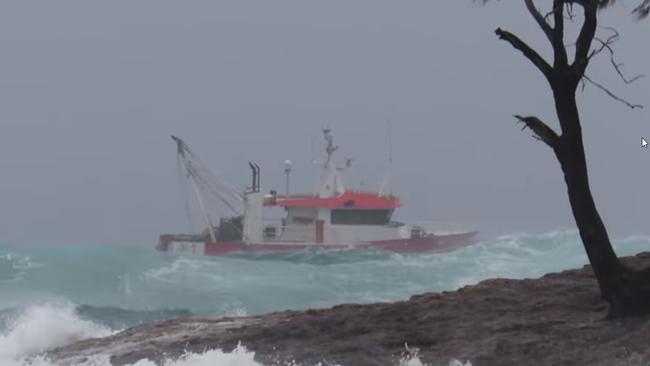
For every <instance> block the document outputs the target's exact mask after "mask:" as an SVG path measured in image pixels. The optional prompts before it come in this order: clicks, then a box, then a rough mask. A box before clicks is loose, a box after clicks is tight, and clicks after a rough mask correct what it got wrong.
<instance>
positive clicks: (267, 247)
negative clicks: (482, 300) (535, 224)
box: [205, 232, 477, 255]
mask: <svg viewBox="0 0 650 366" xmlns="http://www.w3.org/2000/svg"><path fill="white" fill-rule="evenodd" d="M476 234H477V233H476V232H469V233H463V234H454V235H446V236H437V237H427V238H419V239H395V240H383V241H376V242H368V243H354V244H307V243H305V244H282V243H278V244H255V243H253V244H243V243H210V242H207V243H205V254H206V255H224V254H230V253H237V252H252V253H273V252H290V251H296V250H304V249H308V248H319V249H328V250H336V249H339V250H340V249H368V248H377V249H382V250H388V251H392V252H397V253H424V252H446V251H451V250H455V249H459V248H462V247H465V246H469V245H472V244H475V243H476V242H477V240H476Z"/></svg>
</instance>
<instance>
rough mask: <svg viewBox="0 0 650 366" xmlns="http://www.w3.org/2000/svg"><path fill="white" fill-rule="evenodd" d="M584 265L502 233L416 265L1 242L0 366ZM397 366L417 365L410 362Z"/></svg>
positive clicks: (235, 361)
mask: <svg viewBox="0 0 650 366" xmlns="http://www.w3.org/2000/svg"><path fill="white" fill-rule="evenodd" d="M613 241H614V245H615V248H616V251H617V253H618V254H619V255H632V254H636V253H638V252H642V251H648V250H650V237H646V236H632V237H627V238H618V239H613ZM586 263H587V258H586V255H585V253H584V250H583V248H582V244H581V243H580V241H579V238H578V236H577V233H576V232H575V231H554V232H549V233H545V234H535V235H533V234H525V233H519V234H511V235H504V236H501V237H498V238H495V239H492V240H486V241H483V242H481V243H479V244H477V245H474V246H471V247H467V248H464V249H461V250H457V251H454V252H449V253H442V254H424V255H399V254H394V253H389V252H383V251H379V250H347V251H319V250H313V251H302V252H296V253H285V254H273V255H262V256H260V255H248V254H241V255H233V256H227V257H189V256H175V255H170V254H168V253H161V252H157V251H155V250H154V249H153V247H152V246H135V245H128V246H127V245H123V246H119V245H117V246H98V245H92V244H90V243H89V244H88V245H48V244H42V245H21V246H17V245H10V244H0V365H2V366H5V365H6V366H25V365H34V366H47V365H50V363H49V362H48V360H46V359H42V358H38V357H36V358H34V357H30V356H31V355H34V354H38V353H39V352H41V351H43V350H46V349H48V348H51V347H55V346H60V345H64V344H67V343H70V342H73V341H76V340H80V339H84V338H88V337H96V336H103V335H108V334H111V333H114V332H116V331H119V330H121V329H124V328H126V327H129V326H133V325H136V324H141V323H146V322H152V321H156V320H162V319H169V318H175V317H187V316H193V315H211V316H213V315H223V316H225V315H228V316H232V315H252V314H260V313H265V312H269V311H274V310H284V309H307V308H314V307H327V306H331V305H334V304H339V303H344V302H361V303H364V302H376V301H394V300H403V299H407V298H409V297H410V296H411V295H414V294H418V293H422V292H428V291H443V290H453V289H457V288H459V287H462V286H464V285H467V284H472V283H476V282H478V281H480V280H482V279H486V278H492V277H508V278H534V277H539V276H541V275H543V274H544V273H547V272H553V271H559V270H564V269H569V268H575V267H579V266H582V265H583V264H586ZM245 346H246V345H242V346H241V347H239V348H237V349H236V350H235V351H233V352H231V353H224V352H221V351H220V350H213V351H209V352H207V353H205V354H189V355H187V356H186V357H185V358H184V359H181V360H177V361H171V360H170V361H169V362H168V364H167V365H166V366H190V365H191V366H202V365H259V364H258V363H256V362H255V361H254V359H253V358H254V353H253V352H250V351H247V350H246V348H245ZM401 364H403V365H410V366H417V365H422V363H421V362H420V361H419V360H418V359H417V358H413V359H410V360H403V362H402V363H401ZM86 365H97V366H101V365H108V359H107V358H106V356H105V355H97V358H96V359H93V360H89V361H88V362H87V363H86ZM135 365H137V366H145V365H147V366H148V365H153V364H152V363H151V362H150V361H148V360H141V361H139V362H137V363H136V364H135ZM450 365H458V366H461V365H463V366H465V365H466V364H464V363H463V362H462V360H460V361H459V360H450ZM306 366H307V365H306ZM309 366H311V365H309Z"/></svg>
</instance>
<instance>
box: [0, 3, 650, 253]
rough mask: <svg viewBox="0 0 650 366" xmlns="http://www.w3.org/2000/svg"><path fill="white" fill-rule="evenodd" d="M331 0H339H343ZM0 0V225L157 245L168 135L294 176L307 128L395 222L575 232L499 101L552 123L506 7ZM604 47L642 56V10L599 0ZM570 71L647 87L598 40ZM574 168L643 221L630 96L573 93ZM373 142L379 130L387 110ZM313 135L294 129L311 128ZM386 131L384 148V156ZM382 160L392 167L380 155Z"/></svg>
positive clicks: (303, 162) (176, 208)
mask: <svg viewBox="0 0 650 366" xmlns="http://www.w3.org/2000/svg"><path fill="white" fill-rule="evenodd" d="M342 9H344V11H343V10H342ZM2 10H3V11H2V12H0V14H1V15H0V17H2V21H0V44H1V45H2V47H3V50H4V54H3V56H4V57H3V61H2V62H1V63H0V65H2V66H1V67H0V92H1V93H2V97H1V98H0V126H2V132H3V133H2V135H1V136H2V141H1V143H0V171H2V173H3V174H2V177H3V179H2V181H1V182H0V199H1V202H2V205H1V206H0V243H6V244H22V243H87V244H104V243H108V244H143V245H152V246H153V245H154V244H155V242H156V241H157V238H158V235H159V234H162V233H174V232H182V231H186V229H187V218H186V214H185V209H184V206H183V196H182V192H181V190H180V187H179V184H178V174H177V171H176V158H175V153H176V147H175V145H174V143H173V141H171V139H170V138H169V136H170V135H172V134H173V135H178V136H180V137H182V138H183V139H184V140H185V141H186V142H187V143H188V144H189V145H190V147H192V149H193V150H194V151H195V152H196V153H197V155H198V156H200V157H201V159H202V160H203V162H204V163H206V164H207V166H208V167H209V168H210V169H211V170H213V171H215V172H218V173H219V174H220V176H221V177H224V178H225V179H226V180H227V181H229V182H231V183H232V184H234V185H235V186H237V187H240V188H243V187H244V186H246V185H248V184H249V180H250V170H249V167H248V162H249V161H253V162H256V163H257V164H259V165H260V167H261V168H262V171H261V173H262V189H263V190H266V191H268V190H271V189H275V190H277V191H279V192H282V191H283V189H284V184H285V183H284V172H283V165H282V164H283V162H284V160H286V159H290V160H292V162H293V164H294V165H293V171H292V183H291V188H292V191H312V190H313V188H314V184H315V183H316V182H317V174H318V167H316V166H313V164H312V159H313V158H321V157H322V155H323V153H322V151H323V140H322V135H321V131H320V129H321V128H322V127H324V126H329V127H331V128H332V129H333V134H334V138H335V141H336V144H337V145H338V146H339V147H340V148H339V150H338V151H337V152H336V155H335V156H336V157H337V159H338V160H339V161H343V159H344V158H346V157H350V158H353V159H354V161H353V166H352V169H351V171H350V172H349V173H346V175H345V176H344V182H345V183H346V185H347V186H348V187H351V188H354V187H356V186H358V185H359V184H360V183H361V181H363V187H364V188H366V189H373V190H377V189H379V187H380V185H381V183H382V180H383V179H384V178H385V177H386V176H387V175H390V182H391V188H392V192H393V193H394V194H396V195H397V196H398V197H400V198H401V200H402V202H403V204H404V207H402V208H401V209H400V210H398V211H397V213H396V217H395V218H396V219H417V220H434V221H452V222H463V223H467V224H469V225H472V226H473V227H476V228H477V229H478V230H480V231H481V232H482V235H483V237H484V238H490V237H492V236H494V235H500V234H506V233H510V232H521V231H525V232H539V231H548V230H556V229H573V228H574V227H575V224H574V222H573V218H572V216H571V212H570V208H569V204H568V200H567V196H566V187H565V185H564V182H563V178H562V173H561V171H560V168H559V165H558V164H557V162H556V160H555V157H554V156H553V153H552V152H551V151H550V149H549V148H548V147H546V146H545V145H544V144H542V143H539V142H538V141H536V140H534V139H533V138H531V133H530V131H523V132H522V131H521V125H518V124H516V122H515V119H514V118H513V117H512V115H513V114H522V115H538V116H540V118H542V119H544V120H546V121H548V122H549V123H550V124H551V125H552V126H554V127H555V126H557V123H556V119H555V116H554V109H553V104H552V98H551V96H550V89H549V87H548V85H547V84H546V82H545V80H544V79H543V78H542V77H541V75H539V73H538V72H537V70H535V69H534V67H533V66H531V65H530V64H529V63H528V62H527V61H526V60H525V59H524V58H523V57H522V56H521V54H519V53H518V52H517V51H515V50H514V49H512V48H511V47H510V46H509V45H508V44H506V43H505V42H503V41H499V40H498V39H497V37H496V36H495V35H494V34H493V31H494V29H495V28H497V27H499V26H501V27H503V28H507V29H509V30H511V31H512V32H514V33H516V34H518V35H520V36H521V37H522V38H524V39H525V40H527V41H529V42H530V43H531V44H532V45H534V46H535V47H537V48H538V49H540V50H542V51H548V49H547V46H546V43H545V40H544V36H543V34H542V33H541V31H539V29H537V28H536V27H535V26H534V24H533V21H532V19H531V18H530V17H529V15H528V14H527V13H526V11H525V8H524V5H523V4H520V5H519V6H513V4H508V5H506V4H504V2H494V3H490V4H488V5H487V6H479V5H476V4H473V3H472V2H471V1H461V2H458V1H449V0H448V1H443V2H437V3H428V2H416V3H410V4H397V3H393V2H389V1H380V2H377V1H374V2H369V1H368V2H360V3H354V4H352V3H348V2H339V1H336V2H328V3H327V4H325V3H304V2H295V1H294V2H292V1H282V2H273V3H264V2H226V3H218V4H213V3H192V4H187V3H184V4H182V5H181V4H180V3H175V2H168V1H163V2H152V1H145V2H138V3H126V2H110V3H99V4H91V3H85V2H78V1H77V2H75V1H68V2H57V3H45V2H41V3H39V4H27V3H22V2H19V3H11V4H3V5H2ZM601 14H602V18H601V22H602V24H603V26H607V25H609V24H610V23H611V24H616V25H617V29H618V30H619V32H620V33H621V40H620V41H619V42H618V43H617V44H616V45H615V47H616V52H617V59H618V60H619V61H620V62H623V63H624V64H625V66H624V71H625V72H627V73H628V74H630V75H634V74H644V73H647V72H648V67H647V65H648V64H650V62H649V61H650V51H648V50H647V48H644V47H641V46H639V45H644V44H646V42H645V39H644V37H645V35H647V34H648V27H650V25H649V24H648V22H647V21H646V22H634V21H632V19H631V17H630V15H629V9H626V8H625V7H624V6H623V5H617V6H615V7H613V8H612V9H611V10H610V11H607V12H603V13H601ZM588 74H589V75H590V76H591V77H592V78H593V79H596V80H597V81H598V82H600V83H603V84H605V85H607V86H608V87H610V88H611V89H612V90H613V91H615V92H616V93H617V94H619V95H621V96H623V97H625V98H626V99H629V100H631V101H633V102H635V103H640V104H644V105H645V106H646V107H648V106H650V103H648V96H649V95H650V83H649V82H648V80H647V79H645V78H642V79H640V80H639V81H637V82H635V83H633V84H630V85H625V84H624V83H623V82H622V81H621V80H620V79H619V78H618V76H617V75H616V73H615V71H614V70H612V68H611V66H610V65H609V59H608V58H607V56H605V55H603V57H601V58H600V59H598V60H597V61H596V62H595V63H594V64H593V65H592V66H591V67H590V69H589V71H588ZM578 95H579V97H578V100H579V103H580V110H581V117H582V124H583V131H584V134H585V144H586V149H587V160H588V164H589V169H590V181H591V187H592V191H593V193H594V197H595V199H596V203H597V205H598V208H599V210H600V213H601V215H602V216H603V219H604V221H605V223H606V225H607V227H608V229H609V230H610V232H611V234H612V236H613V237H614V238H617V237H624V236H629V235H637V234H650V233H649V232H648V230H646V229H645V224H646V222H647V218H646V217H645V215H647V209H646V208H647V206H648V204H649V203H650V198H649V197H648V196H647V194H646V188H645V187H646V186H647V184H648V182H649V181H650V180H649V179H650V169H648V166H649V165H648V163H649V159H650V151H647V150H646V149H641V146H640V139H641V138H642V137H646V138H648V137H650V128H649V127H648V126H647V125H646V122H647V121H648V112H647V109H641V110H639V109H636V110H630V109H628V108H627V107H625V106H624V105H622V104H620V103H618V102H616V101H614V100H613V99H611V98H610V97H608V96H607V95H605V94H604V93H603V92H602V91H600V90H598V89H596V88H595V87H592V86H587V87H586V89H585V91H584V92H579V94H578ZM388 119H390V121H391V122H390V123H391V141H392V144H391V145H392V149H389V147H388V132H387V122H386V121H387V120H388ZM312 146H313V147H312ZM389 150H392V164H389V163H388V155H389ZM389 165H390V166H389Z"/></svg>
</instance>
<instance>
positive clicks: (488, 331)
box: [47, 253, 650, 366]
mask: <svg viewBox="0 0 650 366" xmlns="http://www.w3.org/2000/svg"><path fill="white" fill-rule="evenodd" d="M623 261H624V262H625V263H626V264H628V265H630V266H633V267H649V266H650V253H642V254H639V255H637V256H634V257H627V258H624V259H623ZM606 313H607V304H606V303H605V302H604V301H603V300H601V299H600V297H599V294H598V289H597V285H596V281H595V279H594V277H593V273H592V271H591V268H590V267H589V266H586V267H584V268H582V269H576V270H569V271H564V272H561V273H554V274H547V275H545V276H543V277H541V278H539V279H526V280H509V279H491V280H485V281H482V282H480V283H478V284H476V285H472V286H466V287H464V288H461V289H459V290H457V291H451V292H443V293H429V294H422V295H416V296H413V297H411V298H410V299H409V300H407V301H401V302H395V303H376V304H364V305H358V304H344V305H338V306H335V307H333V308H329V309H318V310H307V311H283V312H276V313H270V314H266V315H261V316H250V317H241V318H221V319H209V318H202V319H197V318H188V319H177V320H169V321H164V322H160V323H154V324H146V325H141V326H137V327H134V328H131V329H128V330H125V331H123V332H120V333H118V334H115V335H112V336H109V337H105V338H98V339H89V340H84V341H80V342H77V343H74V344H71V345H68V346H65V347H61V348H58V349H54V350H51V351H49V352H48V353H47V356H48V357H49V358H50V359H51V360H52V361H54V362H56V363H57V364H61V365H73V364H75V363H77V362H80V361H82V360H84V359H86V358H88V357H91V356H94V355H97V354H108V355H110V356H111V363H112V364H114V365H124V364H128V363H131V362H135V361H138V360H140V359H144V358H148V359H150V360H155V361H160V360H163V359H168V358H175V357H179V356H180V355H182V354H183V353H185V352H186V351H191V352H195V353H201V352H204V351H206V350H208V349H216V348H219V349H222V350H224V351H230V350H232V349H234V348H235V347H236V346H237V345H238V343H240V342H241V344H243V345H244V346H245V347H246V348H247V349H249V350H251V351H254V352H255V355H256V359H258V360H259V361H261V362H263V363H265V364H276V363H283V362H287V361H295V362H298V363H300V364H304V365H313V364H316V363H318V362H324V363H326V364H328V363H336V364H340V365H354V366H365V365H396V364H398V363H399V360H400V359H403V358H404V356H405V353H407V352H408V351H407V350H406V348H405V344H408V346H409V349H411V352H412V351H413V350H415V349H417V350H418V357H419V358H420V360H421V361H422V362H423V363H425V364H427V365H445V366H446V365H448V364H449V362H450V360H452V359H458V360H461V361H463V362H465V361H470V362H471V363H472V365H473V366H493V365H530V366H534V365H603V366H604V365H607V366H612V365H648V364H650V347H648V345H649V341H648V340H650V318H637V319H630V320H626V321H624V322H623V321H608V320H605V316H606Z"/></svg>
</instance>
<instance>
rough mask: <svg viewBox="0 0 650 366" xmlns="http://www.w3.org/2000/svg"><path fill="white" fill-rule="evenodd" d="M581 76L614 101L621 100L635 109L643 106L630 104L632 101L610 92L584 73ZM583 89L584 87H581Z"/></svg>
mask: <svg viewBox="0 0 650 366" xmlns="http://www.w3.org/2000/svg"><path fill="white" fill-rule="evenodd" d="M582 78H583V79H584V80H587V81H588V82H589V83H590V84H591V85H593V86H595V87H597V88H598V89H600V90H602V91H604V92H605V93H606V94H607V95H609V96H610V97H611V98H612V99H614V100H616V101H618V102H621V103H623V104H625V105H626V106H628V107H630V108H631V109H635V108H639V109H642V108H643V105H641V104H632V103H630V102H628V101H627V100H625V99H623V98H621V97H619V96H618V95H616V94H614V93H612V92H611V91H610V90H609V89H607V88H606V87H605V86H603V85H602V84H599V83H597V82H595V81H593V80H592V79H591V78H589V76H587V75H586V74H584V75H582ZM583 89H584V87H583Z"/></svg>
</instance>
